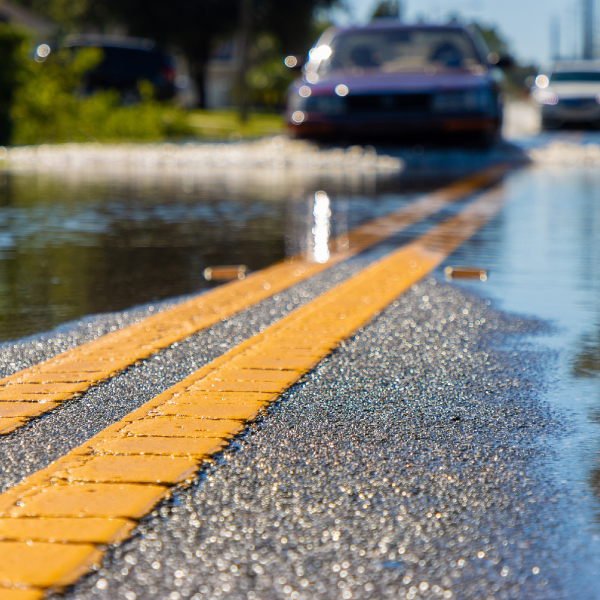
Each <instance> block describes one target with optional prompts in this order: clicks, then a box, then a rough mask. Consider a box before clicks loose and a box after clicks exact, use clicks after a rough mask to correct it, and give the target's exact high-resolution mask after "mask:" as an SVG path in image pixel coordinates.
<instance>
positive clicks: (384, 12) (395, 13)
mask: <svg viewBox="0 0 600 600" xmlns="http://www.w3.org/2000/svg"><path fill="white" fill-rule="evenodd" d="M400 11H401V4H400V0H381V2H379V4H377V6H376V7H375V10H374V11H373V15H372V18H373V19H399V18H400V16H401V14H400Z"/></svg>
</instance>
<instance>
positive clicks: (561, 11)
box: [335, 0, 600, 65]
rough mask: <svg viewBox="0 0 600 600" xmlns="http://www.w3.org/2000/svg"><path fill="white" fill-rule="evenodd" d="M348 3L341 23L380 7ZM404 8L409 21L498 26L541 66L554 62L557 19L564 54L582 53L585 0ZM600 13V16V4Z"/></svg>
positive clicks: (458, 0) (425, 2)
mask: <svg viewBox="0 0 600 600" xmlns="http://www.w3.org/2000/svg"><path fill="white" fill-rule="evenodd" d="M346 2H347V4H348V6H349V7H350V10H351V15H350V16H348V15H345V14H342V13H337V14H336V17H335V18H336V21H337V22H339V23H340V24H345V23H348V22H352V23H364V22H366V21H367V20H368V18H369V16H370V14H371V13H372V11H373V8H374V6H375V5H376V4H377V0H346ZM404 5H405V7H406V12H405V14H406V20H407V21H409V22H410V21H414V20H416V19H417V18H418V17H419V16H423V17H424V18H425V19H426V20H428V21H434V22H440V21H442V22H443V21H444V20H445V19H447V17H448V15H450V14H452V13H459V14H460V15H462V16H463V17H464V18H466V20H468V21H469V20H476V21H478V22H481V23H485V24H486V25H495V26H497V28H498V30H499V31H500V33H501V34H502V36H503V37H504V38H505V39H506V40H507V41H508V42H509V44H510V47H511V48H512V49H513V52H514V54H515V57H516V58H517V59H519V60H520V61H524V62H531V61H533V62H535V63H537V64H538V65H540V64H547V63H548V62H549V61H550V57H551V48H550V23H551V21H552V19H553V18H557V19H559V20H560V30H561V52H562V53H563V55H569V56H572V55H573V49H574V48H575V47H576V48H577V51H578V52H581V20H582V18H581V0H405V4H404ZM597 12H599V13H600V2H598V8H597ZM597 22H598V20H597ZM596 30H597V31H598V28H596ZM597 37H598V38H600V35H597ZM596 46H597V47H598V46H599V44H598V43H597V44H596Z"/></svg>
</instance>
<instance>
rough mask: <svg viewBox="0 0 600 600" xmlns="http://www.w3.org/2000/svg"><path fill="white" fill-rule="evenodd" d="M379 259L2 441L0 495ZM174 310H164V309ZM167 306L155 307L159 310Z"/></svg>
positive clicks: (45, 348) (42, 347) (240, 320)
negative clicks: (0, 492)
mask: <svg viewBox="0 0 600 600" xmlns="http://www.w3.org/2000/svg"><path fill="white" fill-rule="evenodd" d="M373 258H374V256H369V255H365V256H364V257H360V258H357V259H354V260H352V261H348V262H346V263H342V264H340V265H336V266H335V267H334V268H332V269H330V270H328V271H326V272H323V273H321V274H319V275H317V276H316V277H313V278H311V279H310V280H308V281H304V282H302V283H300V284H299V285H296V286H294V287H292V288H290V289H288V290H284V291H283V292H280V293H279V294H276V295H274V296H273V297H271V298H268V299H266V300H265V301H263V302H260V303H258V304H256V305H253V306H250V307H248V308H247V309H246V310H244V311H242V312H240V313H238V314H236V315H234V316H233V317H231V318H229V319H227V320H225V321H223V322H221V323H218V324H216V325H215V326H213V327H210V328H208V329H206V330H203V331H201V332H199V333H198V334H195V335H192V336H190V337H188V338H186V339H184V340H182V341H181V342H178V343H176V344H173V345H172V346H171V347H170V348H168V349H166V350H164V351H162V352H158V353H157V354H155V355H154V356H152V357H150V358H149V359H148V360H143V361H138V362H137V363H136V364H134V365H132V366H131V367H129V368H128V369H126V370H125V371H123V372H122V373H120V374H119V375H117V376H115V377H113V378H111V379H110V380H109V381H107V382H106V383H102V384H100V385H97V386H95V387H93V388H91V389H90V390H89V391H88V392H86V393H85V394H83V395H81V396H80V397H77V398H74V399H73V400H70V401H67V402H65V403H64V404H62V405H61V406H60V407H58V408H56V409H54V410H53V411H51V412H49V413H47V414H45V415H43V416H42V417H41V418H37V419H34V420H32V421H31V422H30V423H28V424H27V425H25V426H24V427H21V428H20V429H18V430H17V431H15V432H13V433H12V434H10V435H8V436H2V437H0V452H1V453H2V461H0V491H4V490H6V489H9V488H10V487H12V486H14V485H16V484H17V483H19V482H20V481H21V480H22V479H24V478H25V477H27V476H28V475H29V474H31V473H33V472H35V471H37V470H39V469H41V468H43V467H45V466H46V465H48V464H49V463H50V462H52V461H53V460H56V459H58V458H60V457H61V456H63V455H64V454H65V453H67V452H68V451H69V450H71V449H72V448H75V447H77V446H79V445H80V444H82V443H84V442H85V441H86V440H88V439H89V438H90V437H92V436H93V435H95V434H96V433H98V432H100V431H102V430H103V429H104V428H105V427H108V426H109V425H112V424H113V423H115V422H117V421H119V420H120V419H121V418H123V417H124V416H125V415H127V414H128V413H130V412H131V411H132V410H135V409H136V408H138V407H139V406H141V405H142V404H144V403H145V402H147V401H148V400H150V399H152V398H154V397H155V396H157V395H158V394H160V393H161V392H163V391H164V390H166V389H168V388H169V387H171V386H173V385H175V384H176V383H178V382H179V381H181V380H182V379H184V378H185V377H187V376H188V375H190V374H192V373H194V372H195V371H197V370H198V369H199V368H200V367H202V366H203V365H205V364H207V363H208V362H210V361H211V360H213V359H214V358H216V357H217V356H220V355H221V354H224V353H225V352H227V351H228V350H229V349H230V348H232V347H233V346H235V345H237V344H239V343H240V342H242V341H243V340H245V339H247V338H249V337H252V336H253V335H255V334H257V333H259V332H260V331H262V330H263V329H265V328H266V327H268V326H269V325H271V324H272V323H274V322H275V321H277V320H279V319H280V318H281V317H282V316H285V315H286V314H289V313H290V312H291V311H293V310H294V309H296V308H298V307H300V306H302V305H304V304H306V303H308V302H309V301H310V300H312V299H314V298H315V297H316V296H318V295H320V294H322V293H323V292H325V291H326V290H328V289H330V288H331V287H333V286H334V285H336V284H338V283H340V282H341V281H343V280H344V279H346V278H347V277H349V276H351V275H353V274H355V273H356V272H358V271H359V270H360V269H361V268H363V267H364V266H365V264H367V263H368V262H370V260H373ZM171 305H172V303H166V306H171ZM164 307H165V306H162V305H160V306H158V307H157V306H154V309H155V310H158V309H164ZM148 311H149V307H146V308H145V309H138V310H136V311H132V312H133V314H132V315H128V314H127V313H118V314H117V315H107V318H106V322H103V319H102V316H97V317H95V318H94V319H93V320H91V321H90V323H91V324H92V327H89V328H88V327H87V326H86V324H85V323H82V324H81V325H79V324H77V326H76V327H75V328H74V329H73V330H72V331H70V332H68V333H67V332H62V333H61V332H59V333H56V334H54V335H51V336H45V339H44V338H37V339H35V340H30V341H28V342H26V343H25V344H24V345H23V346H24V347H23V348H22V347H21V346H20V344H18V343H17V344H6V345H5V346H4V347H3V349H1V350H0V360H2V359H4V361H5V362H7V363H8V364H10V363H15V364H17V365H21V364H22V365H25V364H26V362H25V361H23V360H21V361H19V360H18V358H16V357H15V355H16V356H17V357H21V356H23V355H24V354H25V355H26V356H27V358H28V361H27V362H30V361H31V360H32V358H33V357H35V359H37V360H38V361H40V360H46V359H48V358H50V357H51V356H52V355H54V354H55V353H56V352H57V350H58V349H60V351H62V350H63V349H66V347H67V346H72V345H76V344H77V343H83V342H84V341H87V340H88V339H90V338H92V339H93V338H94V337H97V336H99V335H101V334H102V332H104V331H107V330H109V329H110V328H116V327H119V328H120V327H123V326H125V325H127V324H129V323H131V322H134V321H137V320H139V319H140V318H142V317H143V316H145V315H146V314H148ZM152 312H154V311H152ZM50 341H52V342H54V343H50ZM34 364H35V363H34ZM21 368H23V367H21Z"/></svg>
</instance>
